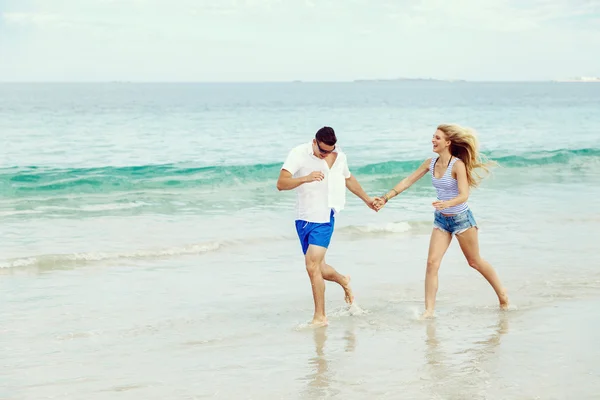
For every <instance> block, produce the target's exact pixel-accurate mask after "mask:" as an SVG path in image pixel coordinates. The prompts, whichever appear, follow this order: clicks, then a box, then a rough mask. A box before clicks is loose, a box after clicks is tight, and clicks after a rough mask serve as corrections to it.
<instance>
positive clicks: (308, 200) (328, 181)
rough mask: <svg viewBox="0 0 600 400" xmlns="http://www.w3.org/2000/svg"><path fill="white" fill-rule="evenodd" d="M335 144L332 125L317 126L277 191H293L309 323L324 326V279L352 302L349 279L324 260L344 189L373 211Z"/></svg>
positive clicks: (287, 168)
mask: <svg viewBox="0 0 600 400" xmlns="http://www.w3.org/2000/svg"><path fill="white" fill-rule="evenodd" d="M336 143H337V138H336V136H335V132H334V130H333V129H332V128H330V127H328V126H326V127H323V128H321V129H319V130H318V132H317V134H316V135H315V138H314V139H313V140H312V141H311V142H309V143H305V144H302V145H300V146H297V147H295V148H294V149H292V150H291V151H290V153H289V155H288V157H287V159H286V160H285V163H284V164H283V166H282V167H281V171H280V173H279V179H278V180H277V189H278V190H291V189H297V201H296V231H297V233H298V237H299V239H300V244H301V245H302V252H303V253H304V260H305V263H306V270H307V272H308V276H309V278H310V283H311V285H312V292H313V299H314V303H315V313H314V316H313V320H312V323H313V325H317V326H322V325H327V317H326V316H325V282H324V281H323V279H325V280H328V281H332V282H336V283H338V284H339V285H340V286H341V287H342V288H343V289H344V293H345V300H346V302H347V303H348V304H352V302H353V301H354V296H353V294H352V289H351V288H350V277H349V276H344V275H341V274H339V273H338V272H337V271H336V270H335V269H334V268H333V267H331V266H330V265H327V263H326V262H325V253H326V251H327V248H328V247H329V243H330V241H331V236H332V235H333V228H334V224H335V217H336V216H337V214H338V213H339V212H340V211H341V210H342V209H343V208H344V205H345V203H346V188H348V189H349V190H350V191H351V192H352V193H354V194H355V195H356V196H358V197H359V198H360V199H361V200H362V201H364V202H365V203H366V204H367V206H369V208H371V209H373V210H375V207H374V204H373V202H374V199H373V198H371V197H369V196H368V195H367V194H366V193H365V191H364V190H363V189H362V187H361V186H360V184H359V183H358V181H357V180H356V178H355V177H354V176H353V175H351V174H350V170H349V169H348V163H347V160H346V154H344V153H343V152H342V151H341V150H340V149H339V148H337V147H336Z"/></svg>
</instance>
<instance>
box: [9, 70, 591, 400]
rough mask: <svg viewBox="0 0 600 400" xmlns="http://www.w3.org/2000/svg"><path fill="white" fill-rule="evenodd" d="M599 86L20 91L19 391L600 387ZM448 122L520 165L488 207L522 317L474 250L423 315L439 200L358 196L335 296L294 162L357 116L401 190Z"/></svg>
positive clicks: (305, 395)
mask: <svg viewBox="0 0 600 400" xmlns="http://www.w3.org/2000/svg"><path fill="white" fill-rule="evenodd" d="M598 110H600V85H598V84H594V83H589V84H588V83H464V82H462V83H460V82H459V83H446V82H398V83H393V82H391V83H390V82H370V83H369V82H363V83H256V84H250V83H247V84H242V83H231V84H183V83H181V84H127V83H106V84H1V85H0V139H1V140H0V146H1V147H0V148H1V151H0V238H1V240H0V303H1V304H2V309H3V312H2V313H0V349H2V364H1V365H2V367H3V368H2V369H1V370H0V398H1V399H11V400H12V399H19V400H21V399H46V398H48V399H50V398H60V399H80V398H81V399H83V398H85V399H165V398H169V399H203V398H222V399H238V398H239V399H295V398H298V399H317V398H319V399H320V398H330V397H331V398H357V399H363V398H378V399H379V398H382V399H399V398H402V399H404V398H407V399H467V398H468V399H594V398H597V396H598V393H600V362H599V361H598V360H599V359H600V347H599V346H598V345H597V337H598V334H600V314H598V312H597V309H598V306H600V262H599V261H598V254H597V250H596V248H597V243H598V234H597V231H598V224H599V223H600V201H599V200H598V199H599V198H600V172H599V171H600V169H599V168H600V113H599V112H598ZM442 122H457V123H460V124H463V125H467V126H470V127H473V128H474V129H476V131H477V132H478V135H479V139H480V142H481V149H482V151H483V152H484V153H485V154H486V155H487V156H489V157H490V158H492V159H494V160H496V161H498V163H499V166H498V167H496V168H494V170H493V173H492V175H491V176H489V177H488V178H487V179H486V180H484V182H483V184H482V185H481V187H480V188H477V189H475V190H473V191H472V193H471V196H470V199H469V204H470V206H471V209H472V210H473V212H474V215H475V218H476V219H477V221H478V224H479V227H480V246H481V253H482V255H483V256H484V258H486V259H487V260H488V261H490V262H491V263H492V265H493V266H494V267H495V268H496V269H497V271H498V273H499V274H500V277H501V279H502V281H503V283H504V284H505V286H506V287H507V288H508V291H509V295H510V297H511V303H512V306H511V309H510V310H509V311H507V312H500V311H499V310H498V307H497V299H496V297H495V295H494V293H493V291H492V289H491V288H490V287H489V285H488V284H487V282H485V280H484V279H483V278H482V277H481V276H479V275H478V274H477V273H476V272H475V271H473V270H471V269H470V267H468V265H467V264H466V262H465V260H464V257H463V256H462V254H461V252H460V249H459V247H458V244H457V243H456V242H453V243H452V245H451V247H450V249H449V251H448V253H447V254H446V257H445V258H444V261H443V263H442V267H441V270H440V289H439V292H438V301H437V305H436V314H437V315H436V318H435V319H433V320H431V321H420V320H419V319H418V318H417V316H418V314H419V313H420V312H421V311H422V309H423V280H424V274H425V261H426V258H427V247H428V242H429V235H430V233H431V223H432V213H433V208H432V207H431V202H432V201H433V200H434V197H435V193H434V190H433V188H432V187H431V182H430V179H428V177H424V178H423V179H422V180H421V181H419V182H418V183H417V184H415V185H414V186H413V187H412V188H410V189H409V190H408V191H406V192H405V193H403V194H402V195H400V196H399V197H396V198H395V199H393V200H392V201H391V202H390V203H388V205H387V206H386V207H385V208H384V209H383V210H382V211H380V212H379V213H375V212H373V211H371V210H369V209H368V208H367V207H366V206H365V205H364V204H363V203H362V202H361V201H360V200H359V199H357V198H356V197H354V196H353V195H352V194H351V193H350V192H348V201H347V207H346V209H345V210H344V211H343V212H342V213H341V214H340V216H339V218H338V220H337V222H336V232H335V234H334V238H333V241H332V245H331V247H330V250H329V251H328V255H327V260H328V263H330V264H332V265H333V266H334V267H336V268H337V269H338V270H339V271H340V272H342V273H344V274H350V275H351V276H352V283H353V288H354V291H355V295H356V303H355V305H354V306H352V307H350V308H348V307H346V306H345V305H344V302H343V292H342V290H341V289H340V288H339V287H336V286H335V284H330V283H329V284H327V290H326V308H327V312H328V315H329V320H330V325H329V326H328V327H326V328H322V329H308V328H306V323H307V322H308V321H309V320H310V318H311V316H312V308H313V304H312V295H311V291H310V283H309V280H308V277H307V275H306V272H305V269H304V264H303V258H302V253H301V250H300V246H299V243H298V239H297V238H296V236H295V230H294V224H293V219H294V203H295V197H294V193H293V192H278V191H277V190H276V188H275V182H276V179H277V176H278V173H279V168H280V166H281V164H282V162H283V160H284V159H285V157H286V155H287V153H288V151H289V150H290V149H291V148H292V147H294V146H296V145H298V144H300V143H303V142H307V141H309V140H310V139H311V138H312V137H313V135H314V133H315V132H316V130H317V129H319V128H320V127H322V126H324V125H329V126H332V127H334V129H335V130H336V132H337V135H338V140H339V142H338V144H339V146H340V147H341V148H342V149H343V150H344V151H345V152H346V154H347V155H348V161H349V164H350V170H351V172H352V173H353V174H354V175H355V176H356V177H357V178H358V180H359V182H360V183H361V184H362V185H363V187H364V188H365V190H366V191H367V192H368V193H370V194H372V195H378V194H382V193H383V192H385V191H386V190H388V189H389V188H390V187H391V186H392V185H394V184H395V183H397V182H398V181H399V180H400V179H402V178H403V177H404V176H406V175H407V174H409V173H410V172H411V171H412V170H413V169H414V168H416V167H417V166H418V165H419V164H420V163H421V162H422V161H423V160H425V159H426V158H428V157H430V156H432V153H431V143H430V139H431V135H432V134H433V132H434V131H435V127H436V126H437V125H438V124H439V123H442Z"/></svg>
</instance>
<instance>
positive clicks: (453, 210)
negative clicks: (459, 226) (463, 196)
mask: <svg viewBox="0 0 600 400" xmlns="http://www.w3.org/2000/svg"><path fill="white" fill-rule="evenodd" d="M440 200H442V199H440ZM468 210H469V204H467V202H464V203H460V204H457V205H454V206H452V207H448V208H444V209H443V210H441V211H440V210H435V212H436V213H438V214H440V215H443V216H444V217H455V216H457V215H460V214H462V213H465V212H467V211H468Z"/></svg>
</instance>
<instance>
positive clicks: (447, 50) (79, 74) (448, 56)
mask: <svg viewBox="0 0 600 400" xmlns="http://www.w3.org/2000/svg"><path fill="white" fill-rule="evenodd" d="M599 19H600V1H598V0H594V1H585V0H494V1H490V2H484V1H480V0H479V1H477V0H457V1H456V2H449V1H447V0H327V1H324V0H321V1H318V0H298V1H295V0H170V1H167V0H85V1H81V0H52V1H48V0H0V59H2V60H3V62H2V63H0V76H2V77H3V79H9V80H28V79H33V80H45V79H49V80H56V79H58V80H61V79H66V80H69V79H74V80H86V79H91V80H115V79H131V80H280V79H285V80H288V79H290V80H291V79H307V80H308V79H317V80H345V79H354V78H360V77H365V76H370V77H397V76H434V77H448V78H474V79H518V78H520V79H525V78H529V77H536V76H541V75H540V74H544V77H548V78H554V77H557V76H558V77H560V76H562V75H568V76H575V75H594V74H595V75H600V65H599V64H600V61H599V60H596V58H597V57H594V56H593V53H594V52H593V51H591V49H594V48H596V49H597V48H598V46H600V33H599V28H598V26H600V21H599ZM595 53H596V54H597V51H596V52H595ZM5 60H8V61H5ZM440 60H452V62H448V63H441V62H440ZM40 65H44V68H43V69H41V68H39V66H40Z"/></svg>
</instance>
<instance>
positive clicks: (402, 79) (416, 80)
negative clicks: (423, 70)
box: [353, 78, 466, 83]
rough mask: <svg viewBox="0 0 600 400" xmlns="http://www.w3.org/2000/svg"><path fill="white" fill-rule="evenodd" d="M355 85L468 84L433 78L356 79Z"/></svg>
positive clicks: (454, 80)
mask: <svg viewBox="0 0 600 400" xmlns="http://www.w3.org/2000/svg"><path fill="white" fill-rule="evenodd" d="M353 82H354V83H365V82H385V83H389V82H466V80H463V79H433V78H394V79H355V80H354V81H353Z"/></svg>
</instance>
